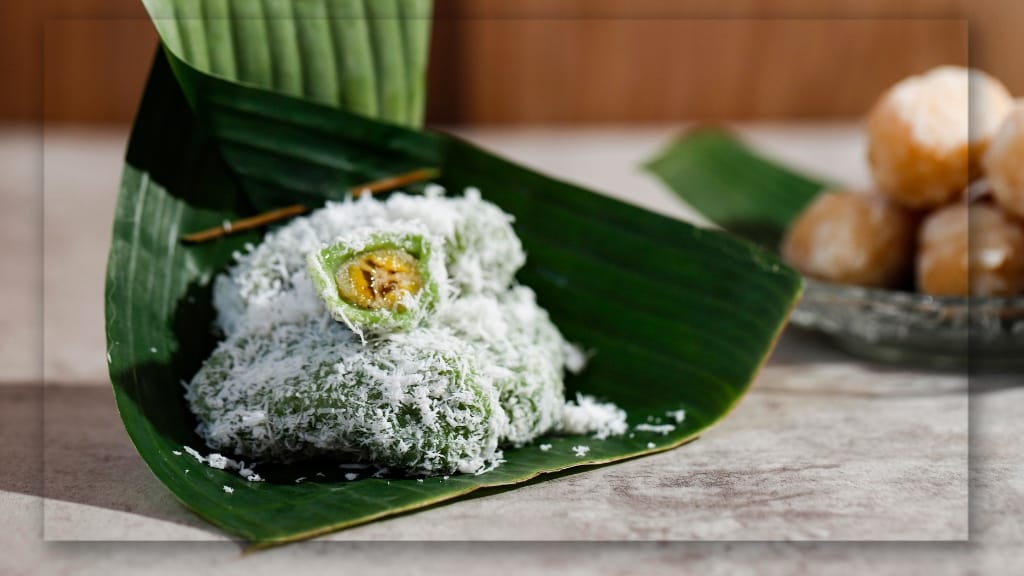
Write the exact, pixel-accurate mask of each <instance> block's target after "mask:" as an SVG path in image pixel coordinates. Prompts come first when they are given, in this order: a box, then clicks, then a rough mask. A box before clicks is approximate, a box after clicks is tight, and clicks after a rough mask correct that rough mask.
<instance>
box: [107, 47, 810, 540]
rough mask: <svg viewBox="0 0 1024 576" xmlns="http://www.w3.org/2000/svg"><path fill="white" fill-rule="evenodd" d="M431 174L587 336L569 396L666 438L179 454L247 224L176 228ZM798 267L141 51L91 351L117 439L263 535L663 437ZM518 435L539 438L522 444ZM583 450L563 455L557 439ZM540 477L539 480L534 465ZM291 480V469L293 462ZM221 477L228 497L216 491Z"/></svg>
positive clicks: (731, 389) (714, 418) (608, 458)
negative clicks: (500, 222) (501, 229)
mask: <svg viewBox="0 0 1024 576" xmlns="http://www.w3.org/2000/svg"><path fill="white" fill-rule="evenodd" d="M424 167H426V168H435V169H437V170H439V173H440V174H441V176H440V177H439V179H438V180H437V182H438V183H439V184H441V185H443V186H445V187H447V188H448V189H449V190H451V191H459V190H462V189H463V188H464V187H465V186H470V185H472V186H476V187H478V188H480V189H481V190H482V193H483V196H484V197H485V198H486V199H488V200H490V201H492V202H494V203H496V204H498V205H499V206H500V207H501V208H503V209H504V210H505V211H507V212H509V213H511V214H512V215H514V216H515V218H516V221H515V229H516V232H517V233H518V234H519V235H520V237H521V239H522V241H523V244H524V246H525V248H526V251H527V254H528V262H527V265H526V266H525V268H524V269H523V270H522V271H521V273H520V275H519V277H518V279H519V281H520V282H522V283H524V284H527V285H529V286H531V287H532V288H533V289H534V290H535V291H536V292H537V294H538V300H539V302H540V303H541V305H543V306H544V307H545V308H547V310H548V311H549V312H550V314H551V317H552V319H553V320H554V321H555V322H556V324H557V325H558V326H559V328H560V329H561V330H562V331H563V332H564V333H565V335H566V336H567V337H568V338H569V339H570V340H573V341H576V342H579V343H581V344H582V345H583V346H584V347H585V348H586V349H588V350H590V351H592V352H593V358H592V360H591V362H590V364H589V366H588V368H587V369H586V371H584V372H583V373H582V374H580V375H578V376H575V377H572V378H570V379H569V380H568V382H567V387H568V393H569V394H570V395H571V394H573V393H575V392H577V391H581V392H585V393H588V394H593V395H595V396H597V397H598V398H600V399H604V400H610V401H613V402H615V403H617V404H618V405H619V406H620V407H622V408H624V409H625V410H626V411H627V412H628V415H629V423H630V425H631V426H636V425H638V424H641V423H645V422H651V421H655V422H657V421H665V422H671V423H673V424H675V422H674V421H673V420H671V419H669V418H668V417H667V416H666V413H668V412H671V411H676V410H680V409H682V410H685V412H686V418H685V420H683V421H682V422H681V423H678V424H677V425H676V427H675V429H674V430H671V431H670V432H667V433H665V434H661V433H652V432H645V431H642V430H636V429H631V430H630V432H629V433H628V434H626V435H623V436H621V437H613V438H609V439H606V440H603V441H598V440H595V439H593V438H590V437H580V436H566V437H560V436H551V437H547V438H544V439H543V440H541V441H540V442H544V443H550V444H551V445H552V447H551V449H549V450H546V451H544V450H540V449H539V448H538V445H537V444H533V445H528V446H524V447H522V448H509V449H507V450H506V451H505V459H506V462H505V463H504V464H502V465H501V466H500V467H498V468H497V469H495V470H493V471H490V472H487V473H484V474H481V475H453V476H451V477H447V478H428V479H425V480H424V481H423V482H418V481H416V480H415V479H411V478H400V477H383V478H360V479H357V480H353V481H347V480H346V479H345V477H344V475H343V474H342V473H341V472H343V470H339V469H338V468H337V467H336V466H333V465H329V464H327V463H324V462H315V461H314V462H309V463H305V464H302V465H296V466H292V467H287V466H273V465H269V464H268V465H266V466H265V467H262V468H259V469H258V472H260V473H261V475H263V476H264V477H265V478H266V480H267V481H266V482H256V483H254V482H247V481H246V480H245V479H243V478H241V477H240V476H239V475H238V474H237V473H235V472H232V471H230V470H219V469H214V468H211V467H208V466H203V465H199V464H198V463H197V462H196V461H195V460H193V459H191V458H190V456H189V455H188V454H187V453H186V454H180V453H181V452H182V451H183V447H184V446H191V447H194V448H197V449H199V450H200V451H201V452H207V451H208V450H207V449H206V448H205V447H204V445H203V442H202V440H201V439H200V438H199V437H198V436H197V435H196V433H195V432H194V427H195V424H196V422H195V418H194V417H193V415H192V414H191V413H190V412H189V410H188V407H187V405H186V402H185V400H184V397H183V389H182V385H181V383H182V382H183V381H188V380H189V379H190V378H191V377H192V376H193V375H194V374H195V373H196V371H197V370H198V369H199V367H200V366H201V364H202V362H203V360H204V359H205V358H206V357H207V356H208V355H209V353H210V352H211V351H212V350H213V347H214V346H215V344H216V337H215V335H214V333H213V331H212V330H211V324H212V320H213V309H212V304H211V282H212V279H213V278H214V277H215V275H216V274H218V273H219V272H221V271H223V270H224V269H225V267H226V266H228V265H229V264H230V263H231V261H232V253H233V252H234V251H236V250H240V249H242V248H243V246H244V245H245V244H246V243H248V242H253V243H256V242H259V241H260V238H261V236H262V234H263V232H264V231H250V232H246V233H241V234H237V235H234V236H229V237H225V238H222V239H220V240H218V241H215V242H210V243H204V244H194V245H192V244H183V243H182V242H181V241H180V238H181V236H182V235H183V234H184V233H186V232H191V231H195V230H199V229H203V228H207V227H210V226H216V225H219V224H220V223H221V222H222V221H224V220H231V219H237V218H240V217H245V216H247V215H252V214H254V213H257V212H260V211H263V210H266V209H269V208H274V207H279V206H282V205H286V204H294V203H296V202H301V203H304V204H306V205H308V206H310V207H316V206H319V205H321V204H322V203H323V202H324V201H325V200H327V199H337V198H341V197H342V196H343V195H344V194H345V191H346V190H347V189H348V188H349V187H351V186H354V185H356V184H359V183H363V182H367V181H371V180H375V179H378V178H381V177H386V176H393V175H396V174H401V173H405V172H408V171H410V170H412V169H418V168H424ZM801 285H802V284H801V280H800V277H799V275H797V274H796V273H794V272H793V271H792V270H791V269H789V268H787V267H786V266H785V265H783V264H782V263H780V262H779V261H778V260H777V259H776V258H775V257H773V256H771V255H770V254H768V253H766V252H764V251H762V250H760V249H758V248H756V247H754V246H752V245H751V244H749V243H747V242H745V241H742V240H739V239H736V238H733V237H731V236H728V235H725V234H723V233H720V232H717V231H711V230H703V229H699V228H696V227H694V226H691V225H689V224H686V223H683V222H680V221H676V220H672V219H669V218H666V217H663V216H660V215H657V214H654V213H651V212H647V211H645V210H642V209H640V208H637V207H634V206H631V205H628V204H625V203H622V202H619V201H616V200H613V199H610V198H608V197H606V196H603V195H600V194H597V193H594V192H592V191H589V190H585V189H582V188H580V187H577V186H573V185H571V184H567V183H564V182H560V181H558V180H555V179H552V178H549V177H547V176H543V175H541V174H538V173H536V172H533V171H531V170H529V169H526V168H523V167H521V166H518V165H516V164H514V163H512V162H509V161H507V160H504V159H502V158H500V157H497V156H495V155H493V154H490V153H488V152H486V151H484V150H481V149H479V148H477V147H475V146H473V145H471V144H468V143H466V142H464V141H461V140H459V139H457V138H454V137H451V136H448V135H444V134H440V133H434V132H425V131H416V130H411V129H408V128H403V127H401V126H398V125H396V124H393V123H389V122H382V121H379V120H374V119H371V118H368V117H366V116H364V115H360V114H355V113H353V112H350V111H346V110H342V109H339V108H337V107H332V106H328V105H323V104H321V103H319V102H317V101H315V100H314V99H309V98H300V97H295V96H294V95H289V94H288V93H286V92H285V91H276V92H275V91H270V90H266V89H261V88H259V87H257V86H253V85H250V84H248V83H240V82H232V81H229V80H227V79H225V78H222V77H220V76H218V75H213V74H207V73H204V72H203V71H201V70H200V69H198V68H196V67H194V66H191V65H190V64H188V63H187V62H185V61H184V60H182V59H181V58H179V57H178V56H177V55H176V53H175V52H174V51H173V50H166V51H158V54H157V57H156V59H155V61H154V65H153V69H152V71H151V74H150V77H149V80H148V83H147V86H146V89H145V92H144V95H143V99H142V102H141V104H140V107H139V110H138V113H137V117H136V120H135V124H134V127H133V131H132V134H131V139H130V143H129V147H128V152H127V157H126V162H125V167H124V172H123V177H122V181H121V188H120V193H119V197H118V201H117V205H116V213H115V222H114V228H113V239H112V244H111V249H110V255H109V260H108V267H107V282H106V324H107V347H108V361H109V369H110V376H111V381H112V383H113V389H114V394H115V398H116V402H117V406H118V410H119V412H120V415H121V418H122V420H123V422H124V425H125V428H126V429H127V431H128V434H129V436H130V437H131V439H132V441H133V443H134V444H135V447H136V448H137V450H138V452H139V454H140V455H141V456H142V458H143V459H144V460H145V462H146V464H147V465H148V466H149V467H150V469H151V470H152V471H153V473H154V474H155V475H156V477H157V478H158V479H159V480H160V481H161V482H162V483H163V484H164V485H165V486H166V487H167V488H168V489H169V490H170V491H171V492H172V493H173V494H174V495H175V496H176V497H177V498H178V499H179V500H180V501H181V502H182V503H183V504H184V505H185V506H187V507H189V508H190V509H192V510H193V511H195V512H196V513H197V514H198V515H200V516H201V517H203V518H205V519H207V520H208V521H210V522H211V523H213V524H215V525H217V526H219V527H221V528H222V529H224V530H225V531H227V532H229V533H231V534H234V535H237V536H240V537H242V538H244V539H246V540H249V541H252V542H254V543H256V545H257V546H266V545H273V544H277V543H283V542H288V541H294V540H298V539H303V538H309V537H313V536H316V535H319V534H324V533H327V532H330V531H334V530H339V529H342V528H345V527H349V526H354V525H357V524H360V523H365V522H369V521H372V520H374V519H379V518H383V517H387V516H392V515H395V514H400V513H403V512H407V511H410V510H415V509H418V508H424V507H427V506H430V505H433V504H436V503H439V502H443V501H447V500H451V499H454V498H457V497H460V496H464V495H466V494H469V493H471V492H473V491H476V490H480V489H485V488H490V489H498V488H502V487H504V488H505V489H507V488H509V487H513V486H515V485H518V484H521V483H523V482H526V481H527V480H530V479H533V478H536V477H538V476H539V477H540V478H539V479H543V478H545V477H551V476H550V475H551V473H555V472H559V471H566V470H570V469H571V470H577V471H578V470H582V469H585V468H586V467H587V466H593V465H599V464H607V463H611V462H616V461H621V460H624V459H628V458H633V457H638V456H642V455H645V454H651V453H655V452H659V451H664V450H668V449H671V448H674V447H677V446H680V445H682V444H685V443H686V442H689V441H690V440H692V439H694V438H696V437H697V436H698V435H699V434H700V433H702V432H703V431H705V430H707V429H708V428H709V427H711V426H712V425H714V424H715V423H716V422H718V421H720V420H721V419H722V418H723V417H724V416H725V415H726V414H727V413H728V412H729V411H730V410H731V409H732V408H733V407H734V406H735V405H736V403H737V402H738V401H739V400H740V399H741V397H742V396H743V395H744V393H745V392H746V391H747V389H748V388H749V386H750V384H751V381H752V380H753V378H754V376H755V375H756V373H757V371H758V370H759V368H760V366H761V365H762V364H763V363H764V361H765V359H766V357H767V356H768V354H769V352H770V351H771V349H772V346H773V343H774V342H775V339H776V338H777V336H778V334H779V332H780V330H781V328H782V326H783V325H784V323H785V321H786V318H787V316H788V314H789V312H790V311H791V309H792V307H793V305H794V302H795V301H796V299H797V298H798V295H799V292H800V289H801ZM538 444H539V442H538ZM580 444H583V445H587V446H589V448H590V451H589V452H588V453H587V454H586V455H585V456H577V455H576V454H575V453H574V451H573V450H572V447H573V446H575V445H580ZM542 475H546V476H542ZM303 477H304V478H306V480H305V481H302V482H297V480H299V479H300V478H303ZM229 490H230V491H231V492H230V493H229Z"/></svg>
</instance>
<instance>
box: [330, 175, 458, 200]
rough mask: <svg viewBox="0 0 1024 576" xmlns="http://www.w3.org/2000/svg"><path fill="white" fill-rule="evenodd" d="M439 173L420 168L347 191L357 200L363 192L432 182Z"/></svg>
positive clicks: (382, 190)
mask: <svg viewBox="0 0 1024 576" xmlns="http://www.w3.org/2000/svg"><path fill="white" fill-rule="evenodd" d="M440 173H441V172H440V171H439V170H437V169H436V168H420V169H419V170H413V171H412V172H408V173H406V174H399V175H398V176H392V177H390V178H384V179H382V180H374V181H373V182H367V183H366V184H360V185H359V186H353V187H352V188H349V189H348V191H349V193H351V194H352V197H353V198H358V197H359V196H360V195H362V194H363V193H364V192H369V193H370V194H376V193H377V192H385V191H387V190H394V189H395V188H401V187H402V186H405V185H406V184H415V183H416V182H424V181H426V180H433V179H434V178H437V176H438V175H439V174H440Z"/></svg>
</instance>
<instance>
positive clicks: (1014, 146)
mask: <svg viewBox="0 0 1024 576" xmlns="http://www.w3.org/2000/svg"><path fill="white" fill-rule="evenodd" d="M984 160H985V172H986V174H987V175H988V180H989V183H990V184H991V186H992V194H993V195H994V196H995V198H996V201H997V202H999V205H1000V206H1002V208H1003V210H1006V211H1007V212H1009V213H1011V214H1013V215H1015V216H1017V217H1019V218H1024V103H1018V104H1017V106H1016V107H1015V108H1014V110H1013V112H1012V113H1011V114H1010V115H1009V116H1008V117H1007V118H1006V121H1005V122H1003V126H1002V128H1000V129H999V132H998V133H997V134H996V136H995V138H994V139H993V140H992V144H991V146H989V149H988V152H987V153H986V154H985V158H984Z"/></svg>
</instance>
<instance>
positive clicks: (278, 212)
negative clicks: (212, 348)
mask: <svg viewBox="0 0 1024 576" xmlns="http://www.w3.org/2000/svg"><path fill="white" fill-rule="evenodd" d="M438 174H440V172H439V171H438V170H436V169H434V168H420V169H419V170H414V171H412V172H408V173H406V174H399V175H398V176H391V177H389V178H383V179H381V180H374V181H372V182H367V183H365V184H360V185H358V186H353V187H352V188H349V190H348V192H349V194H351V195H352V197H353V198H358V197H359V196H361V195H362V194H364V193H367V192H369V193H370V194H376V193H378V192H386V191H388V190H394V189H395V188H400V187H402V186H405V185H407V184H415V183H417V182H423V181H425V180H433V179H434V178H436V177H437V176H438ZM306 212H309V208H307V207H306V206H303V205H302V204H293V205H291V206H285V207H284V208H277V209H275V210H271V211H269V212H264V213H262V214H257V215H255V216H249V217H248V218H242V219H240V220H235V221H232V222H228V221H225V222H224V223H223V224H221V225H220V226H215V227H213V228H207V229H206V230H200V231H199V232H193V233H191V234H186V235H185V236H183V237H182V241H184V242H187V243H189V244H198V243H201V242H209V241H211V240H216V239H217V238H223V237H224V236H229V235H231V234H236V233H238V232H245V231H246V230H252V229H254V228H261V227H263V226H268V225H270V224H273V223H275V222H280V221H282V220H287V219H288V218H293V217H295V216H298V215H300V214H305V213H306Z"/></svg>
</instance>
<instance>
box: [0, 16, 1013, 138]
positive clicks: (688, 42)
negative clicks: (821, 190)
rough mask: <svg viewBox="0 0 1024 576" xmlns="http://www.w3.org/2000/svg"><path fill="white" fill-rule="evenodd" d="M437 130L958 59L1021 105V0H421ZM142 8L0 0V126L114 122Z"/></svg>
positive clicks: (792, 99)
mask: <svg viewBox="0 0 1024 576" xmlns="http://www.w3.org/2000/svg"><path fill="white" fill-rule="evenodd" d="M435 3H436V9H435V13H436V20H435V30H434V41H433V46H432V53H431V64H430V66H431V69H430V88H429V91H430V97H429V109H428V118H429V119H430V121H432V122H435V123H477V124H507V123H576V122H579V123H584V122H586V123H589V122H613V123H614V122H619V123H624V122H661V121H679V120H687V119H695V118H762V119H764V118H767V119H778V118H828V117H848V116H856V115H859V114H861V113H862V112H863V110H864V109H865V108H866V107H867V106H869V105H870V103H871V101H872V100H873V99H874V98H875V97H876V96H877V94H878V93H879V92H880V91H881V90H882V89H883V88H884V87H885V86H887V85H889V84H890V83H892V82H893V81H895V80H896V79H898V78H900V77H902V76H905V75H907V74H910V73H913V72H916V71H920V70H923V69H926V68H928V67H930V66H933V65H936V64H939V63H956V64H964V63H967V62H968V61H969V62H970V63H971V64H972V65H975V66H980V67H983V68H985V69H987V70H989V71H991V72H992V73H994V74H996V75H997V76H999V77H1000V78H1001V79H1003V80H1004V82H1006V83H1007V84H1008V85H1009V86H1010V88H1011V90H1013V91H1014V92H1015V93H1017V94H1020V95H1024V66H1022V65H1020V63H1019V60H1020V59H1021V58H1024V56H1021V55H1022V54H1024V34H1020V33H1018V30H1017V28H1018V27H1020V26H1021V25H1022V23H1024V1H1021V0H978V1H974V2H970V1H969V0H902V1H892V0H830V1H824V0H691V1H687V2H682V1H679V0H517V1H516V2H508V1H507V0H435ZM155 45H156V34H155V32H154V31H153V29H152V26H151V25H150V24H149V22H148V20H146V16H145V12H144V10H143V8H142V4H141V1H140V0H42V1H39V0H37V1H33V0H7V1H5V2H0V83H2V86H3V88H2V89H0V122H2V121H34V120H38V119H40V118H43V117H45V119H46V120H47V121H48V122H67V123H119V122H128V121H130V119H131V117H132V114H133V112H134V108H135V105H136V102H137V99H138V97H139V94H140V93H141V89H142V84H143V82H144V81H145V75H146V71H147V70H148V67H149V62H150V59H151V58H152V53H153V49H154V47H155Z"/></svg>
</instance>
